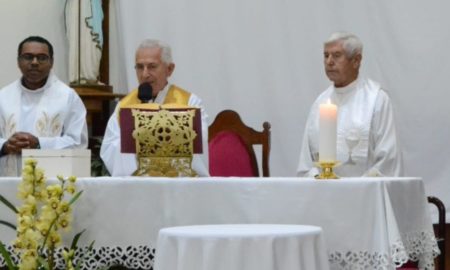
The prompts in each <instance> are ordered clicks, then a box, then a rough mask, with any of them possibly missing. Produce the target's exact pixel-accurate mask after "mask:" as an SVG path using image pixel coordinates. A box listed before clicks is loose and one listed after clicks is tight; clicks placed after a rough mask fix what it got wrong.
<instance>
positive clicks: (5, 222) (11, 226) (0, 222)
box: [0, 220, 17, 230]
mask: <svg viewBox="0 0 450 270" xmlns="http://www.w3.org/2000/svg"><path fill="white" fill-rule="evenodd" d="M0 224H3V225H5V226H7V227H10V228H11V229H13V230H16V229H17V228H16V226H15V225H14V224H12V223H9V222H8V221H4V220H0Z"/></svg>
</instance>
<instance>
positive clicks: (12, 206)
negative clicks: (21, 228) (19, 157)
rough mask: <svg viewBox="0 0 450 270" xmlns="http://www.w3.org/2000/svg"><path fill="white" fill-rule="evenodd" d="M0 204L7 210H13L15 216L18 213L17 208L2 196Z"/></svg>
mask: <svg viewBox="0 0 450 270" xmlns="http://www.w3.org/2000/svg"><path fill="white" fill-rule="evenodd" d="M0 202H2V203H3V204H4V205H6V206H8V208H9V209H11V210H13V211H14V213H16V214H18V213H19V211H17V208H16V207H15V206H14V205H13V204H12V203H10V202H9V201H8V200H7V199H6V198H5V197H3V196H2V195H0Z"/></svg>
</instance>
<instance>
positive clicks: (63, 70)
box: [0, 0, 67, 87]
mask: <svg viewBox="0 0 450 270" xmlns="http://www.w3.org/2000/svg"><path fill="white" fill-rule="evenodd" d="M64 3H65V1H63V0H44V1H29V0H14V1H11V0H0V27H1V33H2V42H1V48H0V59H1V61H0V87H3V86H4V85H6V84H8V83H10V82H12V81H14V80H16V79H17V78H19V77H20V71H19V69H18V67H17V47H18V45H19V43H20V42H21V41H22V40H23V39H25V38H26V37H28V36H32V35H39V36H42V37H45V38H46V39H48V40H49V41H50V43H52V45H53V47H54V48H53V49H54V57H55V62H54V68H53V70H54V71H55V74H56V75H57V76H58V77H60V78H61V79H62V80H63V81H66V80H67V49H66V47H67V39H66V36H65V34H64V31H65V30H64V28H65V26H64Z"/></svg>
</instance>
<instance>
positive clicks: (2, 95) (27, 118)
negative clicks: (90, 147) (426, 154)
mask: <svg viewBox="0 0 450 270" xmlns="http://www.w3.org/2000/svg"><path fill="white" fill-rule="evenodd" d="M15 132H28V133H31V134H33V135H34V136H36V137H37V138H38V140H39V144H40V147H41V149H65V148H87V144H88V131H87V124H86V108H85V107H84V104H83V102H82V101H81V99H80V97H79V96H78V94H77V93H76V92H75V91H74V90H73V89H72V88H70V87H68V86H67V85H66V84H64V83H63V82H62V81H60V80H59V79H58V78H57V77H56V76H55V75H53V74H50V75H49V77H48V79H47V82H46V84H45V85H44V86H43V87H42V88H39V89H36V90H29V89H27V88H25V87H24V86H23V85H22V83H21V80H20V79H19V80H17V81H15V82H13V83H11V84H9V85H7V86H5V87H4V88H3V89H1V90H0V148H1V147H3V144H4V143H5V142H6V141H7V140H8V138H9V137H10V136H11V135H13V134H14V133H15ZM21 166H22V160H21V155H4V156H2V157H0V176H19V175H20V174H21Z"/></svg>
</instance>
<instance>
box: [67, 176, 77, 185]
mask: <svg viewBox="0 0 450 270" xmlns="http://www.w3.org/2000/svg"><path fill="white" fill-rule="evenodd" d="M76 181H77V178H76V177H75V176H73V175H72V176H70V177H69V182H70V183H75V182H76Z"/></svg>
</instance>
